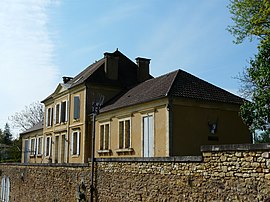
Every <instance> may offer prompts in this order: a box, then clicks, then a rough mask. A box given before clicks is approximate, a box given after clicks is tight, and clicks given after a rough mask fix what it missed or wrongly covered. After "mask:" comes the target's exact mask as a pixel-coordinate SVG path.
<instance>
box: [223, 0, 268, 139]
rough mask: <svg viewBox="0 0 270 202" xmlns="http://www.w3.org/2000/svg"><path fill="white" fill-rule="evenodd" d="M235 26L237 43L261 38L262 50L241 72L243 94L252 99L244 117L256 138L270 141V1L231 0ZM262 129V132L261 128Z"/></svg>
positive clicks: (246, 107)
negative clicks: (246, 39) (247, 39)
mask: <svg viewBox="0 0 270 202" xmlns="http://www.w3.org/2000/svg"><path fill="white" fill-rule="evenodd" d="M229 9H230V13H231V14H232V20H233V21H234V23H235V24H234V25H233V26H229V27H228V30H229V32H230V33H231V34H232V35H234V36H235V38H236V40H235V41H234V42H235V43H242V42H243V40H244V39H245V38H249V39H250V40H252V39H253V38H254V37H256V38H257V39H258V42H259V46H258V53H257V55H255V57H254V59H251V60H250V62H249V65H250V66H249V67H247V68H246V69H245V70H244V73H243V74H242V75H241V76H240V81H241V82H242V87H241V92H242V94H243V95H244V96H245V97H246V98H249V99H250V100H251V102H249V101H246V102H245V103H244V104H243V105H242V106H241V113H240V114H241V117H242V119H243V120H244V122H245V123H246V124H247V125H248V126H249V128H250V130H251V131H252V132H253V133H257V136H256V137H255V140H256V141H258V142H270V137H269V135H270V132H269V131H270V123H269V122H270V1H269V0H231V2H230V5H229ZM258 131H259V132H258Z"/></svg>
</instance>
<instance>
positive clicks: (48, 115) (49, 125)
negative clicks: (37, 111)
mask: <svg viewBox="0 0 270 202" xmlns="http://www.w3.org/2000/svg"><path fill="white" fill-rule="evenodd" d="M49 109H51V110H50V114H49ZM49 117H50V123H49ZM52 123H53V107H52V106H51V107H48V108H47V109H46V127H47V128H50V127H52Z"/></svg>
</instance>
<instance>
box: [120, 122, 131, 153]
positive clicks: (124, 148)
mask: <svg viewBox="0 0 270 202" xmlns="http://www.w3.org/2000/svg"><path fill="white" fill-rule="evenodd" d="M128 120H129V129H130V134H129V135H130V137H129V141H130V142H129V147H128V148H126V147H125V142H126V140H125V135H124V142H123V148H120V145H119V139H120V137H119V135H120V130H119V129H120V128H119V123H120V122H122V121H124V123H125V121H128ZM117 127H118V135H117V136H118V149H117V151H122V150H123V151H125V150H126V149H132V141H131V139H132V138H131V137H132V130H131V127H132V123H131V117H128V118H122V119H119V120H118V126H117ZM124 131H125V124H124Z"/></svg>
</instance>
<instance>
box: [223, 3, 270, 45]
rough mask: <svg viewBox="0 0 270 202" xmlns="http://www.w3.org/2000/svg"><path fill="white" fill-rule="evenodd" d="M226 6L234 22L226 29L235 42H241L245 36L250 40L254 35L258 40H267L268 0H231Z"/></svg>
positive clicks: (269, 25) (268, 31)
mask: <svg viewBox="0 0 270 202" xmlns="http://www.w3.org/2000/svg"><path fill="white" fill-rule="evenodd" d="M228 8H229V10H230V13H231V14H232V20H233V21H234V23H235V24H234V25H233V26H228V31H229V32H230V33H231V34H232V35H233V36H234V37H235V38H236V40H235V41H234V42H235V43H237V44H238V43H242V42H243V40H244V39H245V38H248V39H250V40H252V39H253V38H254V37H257V38H258V39H259V41H267V40H269V38H268V36H269V34H270V1H269V0H231V1H230V4H229V6H228Z"/></svg>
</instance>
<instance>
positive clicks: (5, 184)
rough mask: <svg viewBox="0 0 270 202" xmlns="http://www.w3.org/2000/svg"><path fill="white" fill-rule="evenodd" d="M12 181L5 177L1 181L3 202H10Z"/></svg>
mask: <svg viewBox="0 0 270 202" xmlns="http://www.w3.org/2000/svg"><path fill="white" fill-rule="evenodd" d="M9 192H10V181H9V177H6V176H3V177H2V180H1V196H0V197H1V198H0V199H1V202H9Z"/></svg>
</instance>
